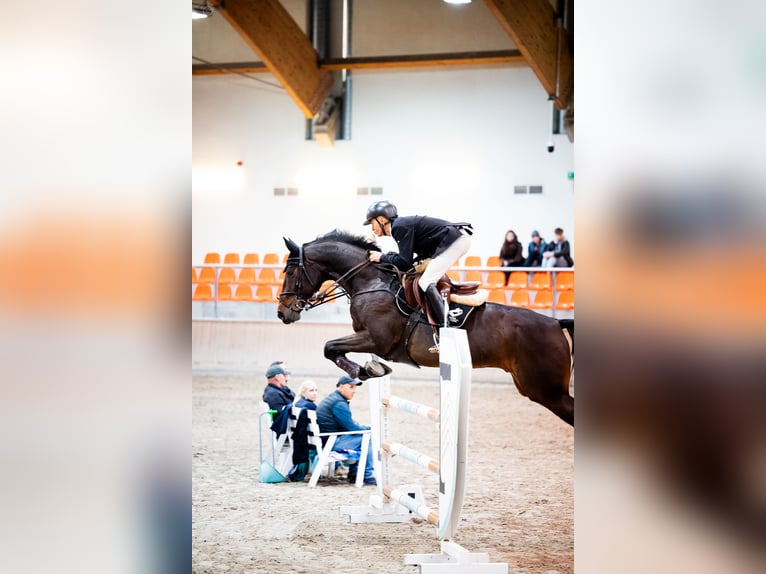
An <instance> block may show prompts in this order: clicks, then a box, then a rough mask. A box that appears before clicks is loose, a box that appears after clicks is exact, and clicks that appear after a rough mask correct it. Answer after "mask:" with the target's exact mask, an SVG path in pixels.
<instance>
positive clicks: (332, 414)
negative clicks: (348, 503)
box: [317, 376, 377, 486]
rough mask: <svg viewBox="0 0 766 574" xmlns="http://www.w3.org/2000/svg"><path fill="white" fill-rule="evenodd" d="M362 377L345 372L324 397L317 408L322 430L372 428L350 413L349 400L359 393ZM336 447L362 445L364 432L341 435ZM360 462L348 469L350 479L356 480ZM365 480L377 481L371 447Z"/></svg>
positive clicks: (358, 447)
mask: <svg viewBox="0 0 766 574" xmlns="http://www.w3.org/2000/svg"><path fill="white" fill-rule="evenodd" d="M361 384H362V381H359V380H357V379H352V378H351V377H346V376H343V377H341V378H339V379H338V382H337V383H336V384H335V386H336V389H335V391H334V392H333V393H332V394H331V395H329V396H327V397H325V398H324V400H322V402H321V403H319V407H318V408H317V422H318V423H319V430H320V431H321V432H323V433H333V432H347V431H362V430H369V429H370V427H368V426H364V425H360V424H359V423H358V422H356V421H355V420H354V419H353V417H352V416H351V408H350V407H349V402H350V401H351V399H353V398H354V395H355V394H356V388H357V387H358V386H359V385H361ZM332 449H333V450H334V451H348V450H350V451H356V452H359V451H360V450H361V449H362V435H361V434H346V435H340V436H339V437H338V439H337V440H336V441H335V445H334V446H333V447H332ZM358 468H359V463H352V464H351V465H350V467H349V471H348V481H349V482H352V483H353V482H355V481H356V474H357V470H358ZM364 484H365V485H372V486H375V485H377V482H376V481H375V477H374V474H373V466H372V449H369V450H368V451H367V462H366V463H365V467H364Z"/></svg>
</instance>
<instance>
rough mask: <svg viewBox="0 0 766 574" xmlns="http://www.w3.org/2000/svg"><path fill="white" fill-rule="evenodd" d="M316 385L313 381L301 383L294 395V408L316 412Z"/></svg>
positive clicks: (317, 390)
mask: <svg viewBox="0 0 766 574" xmlns="http://www.w3.org/2000/svg"><path fill="white" fill-rule="evenodd" d="M318 392H319V389H317V384H316V383H315V382H314V381H303V382H302V383H301V386H300V388H299V389H298V393H297V394H296V395H295V406H296V407H298V408H301V409H309V410H312V411H315V410H317V405H316V400H317V393H318Z"/></svg>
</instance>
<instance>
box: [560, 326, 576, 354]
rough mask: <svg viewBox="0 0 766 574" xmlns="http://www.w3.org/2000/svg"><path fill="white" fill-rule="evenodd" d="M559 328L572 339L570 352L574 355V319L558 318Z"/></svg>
mask: <svg viewBox="0 0 766 574" xmlns="http://www.w3.org/2000/svg"><path fill="white" fill-rule="evenodd" d="M559 325H561V329H562V330H563V331H566V332H567V333H568V334H569V338H570V340H571V341H572V354H573V355H574V319H559Z"/></svg>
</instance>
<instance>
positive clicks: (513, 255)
mask: <svg viewBox="0 0 766 574" xmlns="http://www.w3.org/2000/svg"><path fill="white" fill-rule="evenodd" d="M521 252H522V247H521V243H520V242H519V238H518V237H516V233H515V232H514V231H513V230H511V229H509V230H508V231H506V232H505V241H503V245H502V246H501V247H500V264H501V265H502V266H503V267H520V266H521V264H522V263H524V256H523V255H522V253H521ZM510 275H511V272H510V271H506V272H505V280H506V281H508V277H509V276H510Z"/></svg>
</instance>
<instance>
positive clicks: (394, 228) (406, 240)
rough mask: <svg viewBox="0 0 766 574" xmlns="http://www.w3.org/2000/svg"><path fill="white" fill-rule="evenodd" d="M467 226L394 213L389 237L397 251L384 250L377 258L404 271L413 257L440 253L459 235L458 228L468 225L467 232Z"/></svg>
mask: <svg viewBox="0 0 766 574" xmlns="http://www.w3.org/2000/svg"><path fill="white" fill-rule="evenodd" d="M470 227H471V225H470V224H469V223H452V222H449V221H445V220H443V219H437V218H436V217H426V216H423V215H411V216H407V217H397V218H396V219H394V220H393V222H391V237H393V238H394V240H395V241H396V243H397V244H398V245H399V253H384V254H383V255H381V257H380V260H381V262H383V263H391V264H393V265H396V266H397V267H398V268H399V269H401V270H402V271H406V270H408V269H410V268H411V267H412V265H413V264H414V263H415V262H416V261H421V260H423V259H428V258H429V257H436V256H437V255H440V254H441V253H443V252H444V251H445V250H446V249H447V248H448V247H449V246H450V245H452V244H453V243H454V242H455V240H456V239H457V238H458V237H460V235H461V232H460V229H461V228H468V232H469V233H470Z"/></svg>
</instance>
